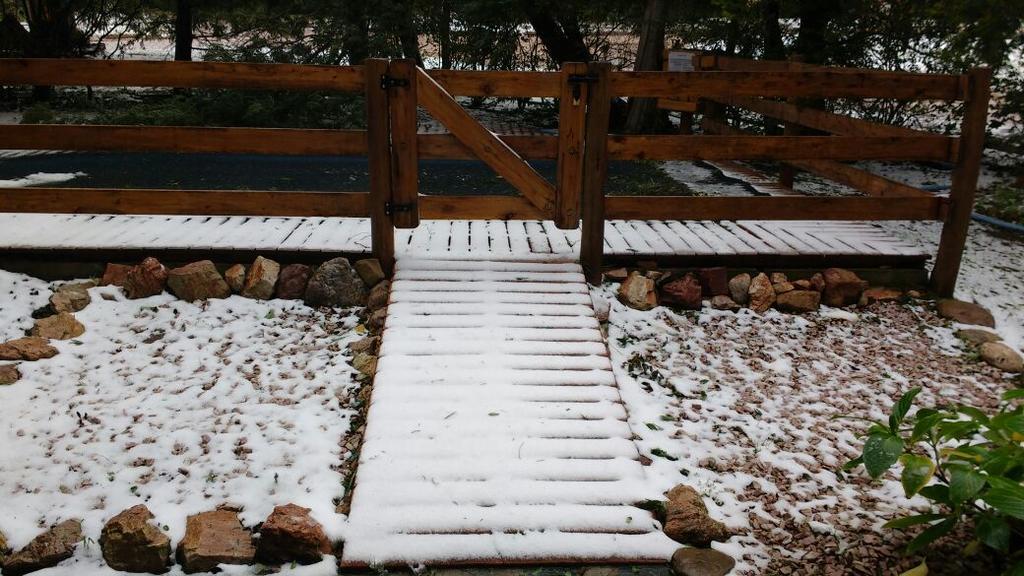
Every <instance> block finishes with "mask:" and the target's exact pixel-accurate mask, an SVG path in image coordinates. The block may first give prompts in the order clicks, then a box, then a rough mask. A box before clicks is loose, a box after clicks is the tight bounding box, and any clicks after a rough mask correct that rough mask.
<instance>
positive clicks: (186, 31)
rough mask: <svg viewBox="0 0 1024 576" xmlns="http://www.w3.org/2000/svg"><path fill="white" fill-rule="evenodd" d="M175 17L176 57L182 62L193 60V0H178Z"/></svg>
mask: <svg viewBox="0 0 1024 576" xmlns="http://www.w3.org/2000/svg"><path fill="white" fill-rule="evenodd" d="M177 4H178V9H177V13H176V14H175V18H174V59H175V60H177V61H180V62H191V61H192V40H193V38H194V34H193V30H192V2H191V0H178V2H177Z"/></svg>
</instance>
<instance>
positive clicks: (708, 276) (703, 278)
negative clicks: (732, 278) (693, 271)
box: [698, 266, 729, 296]
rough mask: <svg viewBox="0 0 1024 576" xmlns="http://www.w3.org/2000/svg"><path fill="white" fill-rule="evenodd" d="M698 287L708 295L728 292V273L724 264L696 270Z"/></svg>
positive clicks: (719, 294) (721, 294) (720, 294)
mask: <svg viewBox="0 0 1024 576" xmlns="http://www.w3.org/2000/svg"><path fill="white" fill-rule="evenodd" d="M698 276H699V277H700V288H701V290H703V291H704V294H706V295H708V296H723V295H727V294H729V274H728V272H727V271H726V269H725V267H724V266H715V267H714V268H701V269H700V271H699V272H698Z"/></svg>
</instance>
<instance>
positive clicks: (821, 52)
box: [796, 0, 831, 64]
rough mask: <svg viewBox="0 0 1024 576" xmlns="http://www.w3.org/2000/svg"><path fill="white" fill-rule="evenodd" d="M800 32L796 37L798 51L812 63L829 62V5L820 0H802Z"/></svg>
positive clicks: (806, 60)
mask: <svg viewBox="0 0 1024 576" xmlns="http://www.w3.org/2000/svg"><path fill="white" fill-rule="evenodd" d="M799 15H800V34H799V36H797V39H796V53H797V54H800V55H801V56H802V57H803V59H804V61H805V62H808V63H810V64H826V63H827V62H828V39H827V38H828V37H827V34H826V32H827V29H828V23H829V20H830V19H831V15H830V14H829V5H828V3H826V2H821V1H820V0H800V6H799Z"/></svg>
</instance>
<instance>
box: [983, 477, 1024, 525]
mask: <svg viewBox="0 0 1024 576" xmlns="http://www.w3.org/2000/svg"><path fill="white" fill-rule="evenodd" d="M981 499H982V500H983V501H984V502H985V503H986V504H988V505H989V506H991V507H993V508H995V509H996V510H999V511H1000V512H1002V513H1003V514H1006V515H1007V516H1013V517H1014V518H1017V519H1020V520H1024V488H1021V487H1020V485H1017V486H1016V488H1015V489H1008V488H1007V487H1005V486H996V487H993V488H990V489H989V490H988V492H985V494H983V495H982V496H981Z"/></svg>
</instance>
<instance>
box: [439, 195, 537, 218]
mask: <svg viewBox="0 0 1024 576" xmlns="http://www.w3.org/2000/svg"><path fill="white" fill-rule="evenodd" d="M419 205H420V217H421V218H424V219H434V220H444V219H464V220H489V219H494V220H543V219H544V218H546V217H547V215H546V214H545V213H544V212H541V211H540V210H539V209H538V208H537V207H536V206H534V205H533V204H531V203H530V202H529V201H528V200H526V199H525V198H521V197H519V196H422V197H420V199H419Z"/></svg>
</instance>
